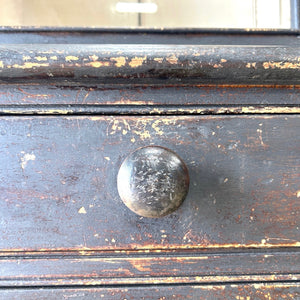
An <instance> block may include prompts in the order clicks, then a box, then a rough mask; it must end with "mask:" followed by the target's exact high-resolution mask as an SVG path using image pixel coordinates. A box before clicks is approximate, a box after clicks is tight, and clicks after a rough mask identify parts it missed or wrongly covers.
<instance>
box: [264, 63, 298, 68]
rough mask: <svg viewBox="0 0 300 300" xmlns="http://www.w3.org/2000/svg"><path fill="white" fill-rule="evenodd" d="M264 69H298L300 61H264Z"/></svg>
mask: <svg viewBox="0 0 300 300" xmlns="http://www.w3.org/2000/svg"><path fill="white" fill-rule="evenodd" d="M263 67H264V69H300V63H291V62H280V61H279V62H273V61H272V62H264V63H263Z"/></svg>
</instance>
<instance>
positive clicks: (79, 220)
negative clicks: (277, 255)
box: [0, 115, 300, 251]
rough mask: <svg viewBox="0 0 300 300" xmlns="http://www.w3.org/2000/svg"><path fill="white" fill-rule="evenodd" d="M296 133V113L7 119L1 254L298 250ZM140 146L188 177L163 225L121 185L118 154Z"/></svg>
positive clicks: (0, 154)
mask: <svg viewBox="0 0 300 300" xmlns="http://www.w3.org/2000/svg"><path fill="white" fill-rule="evenodd" d="M299 131H300V120H299V116H296V115H289V116H287V115H278V116H271V115H269V116H266V115H262V116H252V117H249V116H227V117H226V116H169V117H167V116H163V117H162V116H161V117H159V116H152V117H151V116H124V117H117V116H90V117H89V116H82V117H75V116H74V117H54V116H52V117H51V116H49V117H25V116H24V117H2V118H1V119H0V133H1V135H0V142H1V145H2V147H1V150H0V163H1V166H2V168H1V170H0V182H1V186H0V189H1V195H0V199H1V203H2V206H1V210H0V213H1V224H2V225H1V228H0V232H1V240H0V248H1V250H2V251H4V250H10V251H21V250H26V249H27V250H30V249H31V250H41V251H46V250H51V249H52V250H68V249H69V250H88V249H92V250H93V249H94V250H96V249H99V250H101V249H106V250H108V249H113V250H118V249H119V250H122V249H177V248H182V249H190V248H219V247H223V248H245V247H246V248H247V247H248V248H249V247H255V248H259V247H261V248H268V247H286V246H290V247H299V245H300V244H299V243H300V238H299V237H300V234H299V223H300V222H299V221H300V217H299V211H300V207H299V203H300V202H299V196H300V187H299V149H300V139H299ZM147 145H159V146H164V147H167V148H169V149H171V150H173V151H175V152H176V153H178V155H179V156H180V157H181V158H182V159H183V160H184V161H185V163H186V165H187V167H188V169H189V174H190V190H189V194H188V196H187V198H186V200H185V201H184V202H183V204H182V206H181V207H180V208H179V209H178V210H177V211H176V212H175V213H173V214H171V215H169V216H166V217H164V218H162V219H160V220H159V221H157V220H153V219H148V218H143V217H138V216H137V215H135V214H134V213H132V212H131V211H130V210H129V209H128V208H126V206H125V205H124V204H123V203H122V201H121V200H120V199H119V196H118V192H117V188H116V178H117V173H118V169H119V166H120V164H121V162H122V161H123V159H124V158H125V157H126V156H127V155H128V154H129V153H130V152H132V151H133V150H135V149H137V148H138V147H141V146H147ZM26 157H27V158H28V159H26V160H25V158H26ZM29 158H30V159H29ZM33 158H34V159H33ZM25 161H26V164H24V162H25Z"/></svg>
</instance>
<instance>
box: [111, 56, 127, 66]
mask: <svg viewBox="0 0 300 300" xmlns="http://www.w3.org/2000/svg"><path fill="white" fill-rule="evenodd" d="M110 60H111V61H115V62H116V63H115V66H116V67H118V68H121V67H124V66H125V64H126V58H125V57H124V56H119V57H112V58H111V59H110Z"/></svg>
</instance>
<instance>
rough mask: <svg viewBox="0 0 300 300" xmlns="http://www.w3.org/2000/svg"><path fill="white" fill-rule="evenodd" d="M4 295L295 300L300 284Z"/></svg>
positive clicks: (7, 294)
mask: <svg viewBox="0 0 300 300" xmlns="http://www.w3.org/2000/svg"><path fill="white" fill-rule="evenodd" d="M0 297H3V299H12V300H13V299H24V300H31V299H35V298H36V299H47V300H51V299H83V298H84V299H109V300H114V299H116V300H117V299H118V300H120V299H121V300H129V299H147V300H148V299H153V300H154V299H155V300H157V299H158V300H171V299H172V300H173V299H193V300H198V299H199V300H215V299H238V300H248V299H250V300H252V299H258V300H259V299H260V300H265V299H278V300H294V299H298V297H300V286H299V284H292V283H271V284H269V283H268V284H260V283H257V284H231V285H199V286H197V285H194V286H180V285H179V286H177V285H176V286H155V287H145V286H143V287H123V288H122V287H120V288H93V289H92V288H74V289H52V290H51V289H47V288H44V289H26V290H25V289H23V290H22V289H19V290H14V289H12V290H1V291H0Z"/></svg>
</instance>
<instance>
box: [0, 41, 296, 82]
mask: <svg viewBox="0 0 300 300" xmlns="http://www.w3.org/2000/svg"><path fill="white" fill-rule="evenodd" d="M299 53H300V47H284V46H224V45H222V46H221V45H214V46H203V45H202V46H199V45H197V46H196V45H141V44H139V45H117V44H115V45H80V44H73V45H54V44H53V45H51V44H35V45H29V44H28V45H1V46H0V83H4V82H40V81H47V83H49V82H60V83H61V82H65V83H67V82H69V83H81V84H87V85H88V84H92V83H99V84H100V83H106V84H108V83H113V84H116V83H119V84H120V83H132V84H137V83H145V84H150V83H151V84H171V83H174V84H185V83H190V84H259V85H262V84H269V85H270V84H277V85H293V84H299V83H300V56H299Z"/></svg>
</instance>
